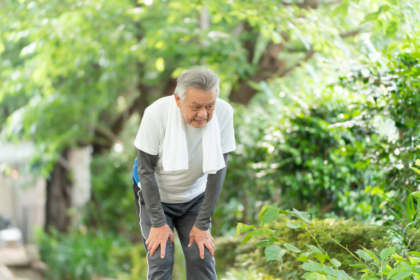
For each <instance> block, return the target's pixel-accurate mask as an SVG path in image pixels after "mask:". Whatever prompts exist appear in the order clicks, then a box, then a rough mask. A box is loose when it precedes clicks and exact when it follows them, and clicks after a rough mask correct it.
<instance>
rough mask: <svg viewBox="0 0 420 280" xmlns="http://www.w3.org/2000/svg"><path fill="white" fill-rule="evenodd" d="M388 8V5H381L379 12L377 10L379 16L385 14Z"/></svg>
mask: <svg viewBox="0 0 420 280" xmlns="http://www.w3.org/2000/svg"><path fill="white" fill-rule="evenodd" d="M389 8H391V6H389V5H388V4H385V5H382V6H381V7H380V8H379V10H378V12H377V13H378V14H380V13H385V12H386V11H388V10H389Z"/></svg>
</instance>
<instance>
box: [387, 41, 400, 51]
mask: <svg viewBox="0 0 420 280" xmlns="http://www.w3.org/2000/svg"><path fill="white" fill-rule="evenodd" d="M399 46H400V43H399V42H397V41H393V42H391V43H390V44H388V47H387V48H386V51H387V53H392V52H394V51H395V50H396V49H398V48H399Z"/></svg>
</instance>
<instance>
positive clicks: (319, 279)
mask: <svg viewBox="0 0 420 280" xmlns="http://www.w3.org/2000/svg"><path fill="white" fill-rule="evenodd" d="M316 280H327V276H325V275H323V274H318V276H317V278H316Z"/></svg>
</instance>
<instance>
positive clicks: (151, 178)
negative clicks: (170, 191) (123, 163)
mask: <svg viewBox="0 0 420 280" xmlns="http://www.w3.org/2000/svg"><path fill="white" fill-rule="evenodd" d="M157 161H158V156H157V155H156V156H153V155H150V154H148V153H145V152H143V151H141V150H137V172H138V174H139V178H140V185H141V190H142V194H143V198H144V204H145V205H146V211H147V214H149V217H150V220H151V222H152V227H161V226H164V225H166V217H165V213H164V212H163V208H162V203H161V200H160V194H159V189H158V185H157V183H156V178H155V168H156V164H157Z"/></svg>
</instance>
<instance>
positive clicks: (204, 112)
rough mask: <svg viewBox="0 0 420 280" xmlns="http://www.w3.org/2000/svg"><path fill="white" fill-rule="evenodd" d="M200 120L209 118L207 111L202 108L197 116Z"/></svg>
mask: <svg viewBox="0 0 420 280" xmlns="http://www.w3.org/2000/svg"><path fill="white" fill-rule="evenodd" d="M197 115H198V116H199V117H200V118H205V117H207V111H206V108H202V109H200V110H199V111H198V114H197Z"/></svg>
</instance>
